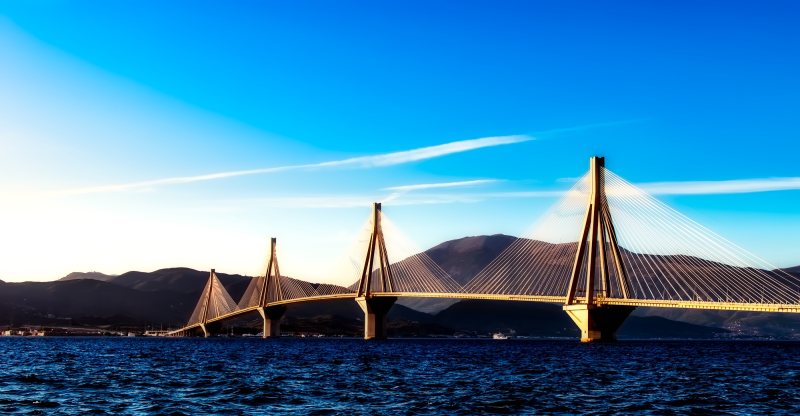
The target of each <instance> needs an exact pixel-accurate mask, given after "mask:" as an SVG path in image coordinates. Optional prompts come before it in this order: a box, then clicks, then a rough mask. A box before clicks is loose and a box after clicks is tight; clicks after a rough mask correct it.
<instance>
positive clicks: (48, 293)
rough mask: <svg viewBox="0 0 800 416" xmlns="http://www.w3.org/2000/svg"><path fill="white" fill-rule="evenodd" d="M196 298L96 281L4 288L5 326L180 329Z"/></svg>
mask: <svg viewBox="0 0 800 416" xmlns="http://www.w3.org/2000/svg"><path fill="white" fill-rule="evenodd" d="M197 295H199V293H198V294H197ZM197 295H194V294H193V295H188V294H182V293H178V292H171V291H161V292H156V293H148V292H142V291H139V290H135V289H130V288H127V287H124V286H120V285H116V284H114V283H109V282H103V281H100V280H92V279H81V280H66V281H54V282H23V283H0V323H2V324H6V323H8V324H15V325H20V324H41V325H59V324H61V325H72V324H81V323H83V322H85V321H92V322H94V323H100V324H115V323H117V321H119V320H121V321H123V322H125V323H126V324H131V323H133V324H137V325H144V324H165V325H176V324H180V323H181V322H183V321H185V320H186V318H185V317H186V316H188V315H189V314H191V311H192V310H193V308H194V306H195V304H196V303H197Z"/></svg>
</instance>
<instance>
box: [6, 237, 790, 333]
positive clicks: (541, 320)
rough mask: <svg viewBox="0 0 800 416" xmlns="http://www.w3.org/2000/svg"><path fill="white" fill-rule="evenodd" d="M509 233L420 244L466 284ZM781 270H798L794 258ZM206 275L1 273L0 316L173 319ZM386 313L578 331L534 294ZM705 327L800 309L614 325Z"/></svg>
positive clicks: (311, 318) (671, 314) (750, 328)
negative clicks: (31, 278) (22, 278)
mask: <svg viewBox="0 0 800 416" xmlns="http://www.w3.org/2000/svg"><path fill="white" fill-rule="evenodd" d="M515 240H516V238H515V237H511V236H507V235H501V234H498V235H491V236H474V237H465V238H461V239H457V240H451V241H447V242H444V243H441V244H439V245H437V246H435V247H433V248H431V249H429V250H427V251H426V253H427V254H428V255H429V256H430V257H431V258H432V259H433V260H434V261H435V262H436V263H437V264H438V265H439V266H440V267H441V268H442V269H444V270H445V271H447V272H448V273H449V274H450V275H451V276H452V277H453V278H454V279H455V280H456V281H458V282H459V283H462V284H463V283H466V282H468V281H469V280H470V279H472V278H473V277H474V276H475V275H476V274H477V273H478V272H479V271H480V270H482V269H483V268H484V267H485V266H486V265H487V264H488V263H489V262H491V260H492V259H494V258H495V257H496V256H497V255H498V254H499V253H500V252H502V250H503V249H505V248H506V247H508V246H509V245H510V244H511V243H512V242H514V241H515ZM786 270H787V271H788V272H790V273H792V274H794V275H797V276H800V266H798V267H793V268H788V269H786ZM218 276H219V278H220V280H221V281H222V283H223V285H224V286H225V287H226V289H227V290H228V291H229V292H230V294H231V296H232V297H233V298H234V299H236V300H238V299H239V297H240V296H241V295H242V293H243V292H244V290H245V288H246V287H247V284H248V283H249V281H250V278H249V277H247V276H241V275H234V274H225V273H218ZM207 279H208V272H207V271H197V270H193V269H189V268H183V267H179V268H168V269H161V270H156V271H153V272H140V271H131V272H127V273H123V274H121V275H118V276H113V275H106V274H103V273H98V272H89V273H70V274H69V275H67V276H65V277H63V278H61V279H59V280H57V281H54V282H24V283H4V282H2V281H0V325H5V324H21V323H32V324H37V323H42V324H56V323H64V322H71V323H74V324H82V323H87V322H93V323H96V324H105V325H121V324H126V325H127V324H129V325H141V326H143V325H154V326H160V325H164V326H177V325H181V324H183V323H184V322H185V321H186V319H187V318H188V316H189V315H190V314H191V311H192V310H193V308H194V306H195V304H196V302H197V299H198V297H199V295H200V293H201V291H202V289H203V287H204V285H205V283H206V281H207ZM476 302H477V303H476ZM361 319H363V317H362V316H361V311H360V309H358V307H357V306H356V305H355V303H354V302H344V303H341V304H337V303H335V302H324V303H315V304H308V305H297V306H293V307H292V308H290V309H289V312H288V313H287V316H286V323H287V325H288V327H289V328H291V327H292V326H293V325H294V326H296V327H297V328H311V327H313V325H312V324H314V325H316V327H317V328H322V327H325V325H328V326H329V327H330V328H331V329H335V328H340V329H342V330H345V329H346V330H347V331H351V332H352V330H353V328H356V329H357V328H360V323H359V322H360V320H361ZM390 319H391V320H392V322H393V323H392V324H391V326H392V327H393V328H394V329H395V330H398V331H400V333H403V334H406V335H414V334H418V335H419V334H436V333H439V334H453V333H458V332H470V331H471V332H473V333H477V332H479V331H483V332H486V331H500V330H504V328H507V329H514V330H515V331H518V332H520V333H526V334H531V335H540V336H544V335H546V336H562V335H565V334H573V333H575V332H574V331H576V330H575V329H574V327H573V324H572V322H571V321H569V318H568V317H567V316H566V315H565V314H564V313H563V312H562V311H561V309H560V307H559V306H558V305H542V304H533V303H516V302H500V303H495V304H492V303H481V302H479V301H470V302H458V301H455V300H447V299H401V300H400V301H399V302H398V305H396V306H395V308H393V309H392V313H391V314H390ZM680 323H683V324H688V326H685V325H683V324H680ZM696 327H700V328H699V329H698V328H696ZM709 327H710V328H723V329H725V330H728V331H730V333H732V334H737V335H748V336H749V335H755V336H778V337H798V336H800V334H798V333H797V331H795V328H800V316H796V315H794V314H765V313H752V312H726V311H703V310H689V309H655V308H639V309H637V310H636V311H635V312H634V314H633V315H632V316H631V318H629V320H628V321H626V324H625V325H624V326H623V328H622V329H621V333H620V334H621V336H622V335H623V334H624V336H629V337H644V336H661V337H680V335H677V334H679V333H681V331H683V333H684V334H685V336H686V337H691V336H693V335H691V334H693V333H699V334H701V335H702V336H707V335H709V334H711V335H713V334H718V332H714V331H710V332H709V330H708V329H707V328H709ZM348 328H349V329H348ZM358 331H360V329H359V330H358ZM358 331H357V332H358ZM626 331H633V332H631V333H628V332H626ZM665 331H666V332H665ZM669 331H672V332H669ZM668 333H670V334H673V335H667V334H668Z"/></svg>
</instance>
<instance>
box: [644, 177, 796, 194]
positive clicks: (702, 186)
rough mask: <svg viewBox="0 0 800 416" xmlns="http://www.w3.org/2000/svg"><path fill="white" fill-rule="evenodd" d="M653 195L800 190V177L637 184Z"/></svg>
mask: <svg viewBox="0 0 800 416" xmlns="http://www.w3.org/2000/svg"><path fill="white" fill-rule="evenodd" d="M636 186H637V187H639V188H641V189H643V190H644V191H645V192H647V193H649V194H651V195H714V194H745V193H755V192H771V191H792V190H800V177H794V178H765V179H736V180H727V181H688V182H651V183H641V184H637V185H636Z"/></svg>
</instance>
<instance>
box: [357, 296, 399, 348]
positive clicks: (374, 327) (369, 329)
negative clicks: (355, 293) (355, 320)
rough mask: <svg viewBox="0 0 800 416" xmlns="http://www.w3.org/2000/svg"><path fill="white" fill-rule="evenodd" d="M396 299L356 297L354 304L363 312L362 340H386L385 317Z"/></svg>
mask: <svg viewBox="0 0 800 416" xmlns="http://www.w3.org/2000/svg"><path fill="white" fill-rule="evenodd" d="M395 301H397V298H396V297H385V298H373V297H370V298H368V297H365V296H362V297H358V298H356V302H358V306H360V307H361V310H363V311H364V339H386V315H388V314H389V309H391V308H392V305H394V303H395Z"/></svg>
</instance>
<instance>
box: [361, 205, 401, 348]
mask: <svg viewBox="0 0 800 416" xmlns="http://www.w3.org/2000/svg"><path fill="white" fill-rule="evenodd" d="M376 257H377V260H378V262H377V263H376V262H375V258H376ZM376 266H377V267H378V269H377V270H375V267H376ZM373 292H379V293H381V292H382V293H392V292H394V276H393V275H392V268H391V265H390V264H389V255H388V253H387V251H386V240H385V239H384V236H383V228H382V227H381V204H380V202H376V203H374V204H373V205H372V233H371V234H370V238H369V246H367V256H366V258H365V259H364V268H363V271H362V272H361V280H359V282H358V292H357V293H356V302H358V306H360V307H361V309H362V310H363V311H364V339H386V315H387V314H388V313H389V309H391V308H392V305H394V303H395V301H397V297H396V296H382V297H374V296H373Z"/></svg>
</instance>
